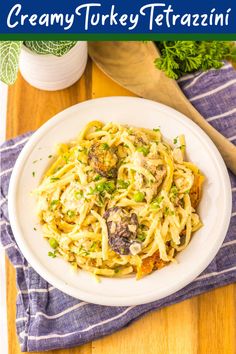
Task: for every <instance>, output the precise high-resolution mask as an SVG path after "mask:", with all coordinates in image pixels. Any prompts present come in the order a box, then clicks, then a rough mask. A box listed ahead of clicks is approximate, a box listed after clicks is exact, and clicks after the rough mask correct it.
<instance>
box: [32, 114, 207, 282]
mask: <svg viewBox="0 0 236 354" xmlns="http://www.w3.org/2000/svg"><path fill="white" fill-rule="evenodd" d="M185 149H186V144H185V138H184V136H183V135H180V136H179V137H177V138H175V139H174V145H173V144H169V143H168V142H167V141H165V139H164V138H163V137H162V135H161V133H160V131H159V129H154V130H149V129H144V128H136V127H130V126H122V125H119V124H117V123H109V124H106V125H104V124H103V123H102V122H100V121H92V122H90V123H88V124H87V125H86V126H85V128H84V129H83V130H82V131H81V132H80V134H79V135H78V138H77V139H76V140H75V141H72V142H70V143H68V144H61V145H59V147H58V152H57V156H55V161H54V162H53V164H52V165H51V166H50V168H49V169H48V171H47V172H46V173H45V175H44V177H43V179H42V181H41V183H40V185H39V186H38V188H37V189H36V190H35V191H34V195H35V196H36V198H37V204H38V214H39V218H40V221H41V223H42V228H43V234H44V237H45V238H47V239H48V241H49V244H50V246H51V247H52V249H53V250H52V251H53V252H49V255H50V256H52V257H56V256H57V255H58V256H62V257H63V258H65V259H66V261H68V262H70V263H71V264H72V265H73V267H75V268H77V269H84V270H86V271H88V272H91V273H93V274H94V275H102V276H107V277H119V276H127V275H130V274H133V273H135V274H136V278H137V279H140V278H141V277H143V276H145V275H147V274H149V273H151V272H152V271H153V270H155V269H161V268H162V267H163V266H165V265H167V264H168V263H170V262H174V261H175V256H176V254H177V252H179V251H182V250H183V249H184V248H186V247H187V245H188V243H189V242H190V240H191V236H192V234H193V232H194V231H196V230H198V229H199V228H200V227H201V226H202V223H201V220H200V217H199V215H198V213H197V211H196V208H197V205H198V203H199V201H200V198H201V190H202V183H203V180H204V177H203V175H202V174H201V173H200V171H199V169H198V168H197V166H195V165H194V164H193V163H191V162H187V161H185Z"/></svg>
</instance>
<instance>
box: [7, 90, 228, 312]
mask: <svg viewBox="0 0 236 354" xmlns="http://www.w3.org/2000/svg"><path fill="white" fill-rule="evenodd" d="M120 99H122V100H127V101H133V102H134V101H139V102H141V101H143V102H146V103H148V104H152V105H155V106H159V107H160V108H162V109H165V110H166V109H167V110H168V111H169V112H172V113H173V115H175V116H176V119H177V120H179V121H181V124H185V123H186V124H185V125H186V126H188V127H189V126H190V127H191V126H192V127H193V128H194V130H195V129H196V130H195V133H196V134H197V135H201V136H203V138H204V140H206V141H207V143H208V145H210V148H211V150H212V151H213V152H214V155H215V157H216V159H217V162H218V164H219V169H220V171H221V173H222V180H223V181H224V190H225V200H227V204H226V207H227V206H228V207H227V209H226V210H225V218H224V221H223V224H222V230H223V228H224V230H225V231H222V232H221V237H219V238H218V240H217V242H215V243H214V247H213V248H212V249H211V252H209V254H208V257H207V260H205V261H204V262H203V261H202V262H201V264H200V266H199V265H198V267H196V268H195V269H194V270H193V271H192V272H191V273H190V275H189V276H188V277H187V278H186V277H184V278H183V279H180V281H179V282H178V284H176V285H175V286H174V287H172V289H171V291H168V293H167V290H165V289H164V290H162V292H161V295H159V296H157V295H156V296H155V291H154V292H152V293H148V294H146V295H143V294H142V295H139V296H135V298H133V297H132V296H125V297H120V296H116V297H114V296H112V297H109V296H106V297H105V296H104V295H101V294H94V293H92V294H91V293H89V292H87V291H84V290H81V289H78V288H73V287H71V286H69V285H68V284H65V283H64V282H63V281H62V280H60V279H58V278H56V277H55V276H54V275H53V274H52V273H50V271H48V270H47V269H46V268H45V267H44V265H43V264H41V263H40V262H39V261H38V259H37V258H36V257H34V256H32V255H31V252H30V248H29V247H28V246H27V244H26V243H24V237H23V235H22V232H21V228H20V225H19V222H18V220H17V216H16V215H17V213H16V209H17V208H16V202H15V200H16V193H17V186H18V181H19V178H20V173H21V169H22V167H23V165H24V161H25V160H26V158H27V156H28V155H29V153H30V152H31V151H32V150H33V149H34V147H35V145H36V144H37V142H38V140H39V139H40V137H41V136H42V134H43V133H44V131H47V130H48V129H50V128H53V127H54V125H56V124H57V123H59V122H61V121H62V120H63V119H66V116H65V115H66V112H67V111H73V110H76V109H77V108H78V107H80V106H81V105H83V106H84V105H90V104H93V102H97V101H105V103H106V101H107V100H117V101H119V100H120ZM231 209H232V193H231V184H230V180H229V175H228V172H227V169H226V166H225V163H224V161H223V158H222V157H221V155H220V153H219V151H218V149H217V148H216V146H215V145H214V143H213V142H212V141H211V139H210V138H209V137H208V136H207V134H206V133H205V132H204V131H203V130H202V129H201V128H200V127H198V125H197V124H196V123H195V122H193V121H192V120H190V118H188V117H187V116H185V115H184V114H182V113H180V112H178V111H177V110H175V109H173V108H171V107H169V106H167V105H164V104H162V103H159V102H155V101H152V100H148V99H144V98H139V97H130V96H110V97H102V98H95V99H89V100H86V101H83V102H80V103H77V104H75V105H72V106H70V107H68V108H66V109H64V110H62V111H61V112H59V113H57V114H56V115H54V116H53V117H52V118H50V119H49V120H48V121H47V122H45V123H44V124H43V125H42V126H40V127H39V128H38V129H37V130H36V131H35V132H34V133H33V135H32V136H31V137H30V139H29V140H28V141H27V143H26V144H25V146H24V148H23V149H22V151H21V152H20V154H19V156H18V158H17V160H16V163H15V165H14V168H13V171H12V175H11V178H10V184H9V191H8V210H9V220H10V224H11V228H12V231H13V234H14V237H15V240H16V243H17V244H18V246H19V248H20V250H21V251H22V253H23V255H24V257H25V258H26V260H27V262H28V263H29V264H30V265H31V266H32V267H33V268H34V270H35V271H36V272H37V273H38V274H39V275H40V276H41V277H42V278H43V279H45V280H46V281H48V282H49V283H50V284H52V285H53V286H54V287H55V288H57V289H59V290H61V291H63V292H64V293H67V294H68V295H71V296H73V297H75V298H77V299H80V300H83V301H87V302H91V303H94V304H99V305H106V306H133V305H140V304H145V303H149V302H152V301H155V300H160V299H162V298H164V297H166V296H169V295H171V294H173V293H175V292H177V291H178V290H180V289H182V288H184V287H185V286H186V285H188V284H189V283H190V282H192V281H193V280H194V279H195V278H196V277H197V276H198V275H199V274H200V273H201V272H202V271H203V270H204V269H206V267H207V266H208V265H209V264H210V262H211V261H212V260H213V258H214V257H215V255H216V254H217V252H218V250H219V249H220V247H221V245H222V243H223V241H224V238H225V236H226V233H227V230H228V227H229V223H230V218H231Z"/></svg>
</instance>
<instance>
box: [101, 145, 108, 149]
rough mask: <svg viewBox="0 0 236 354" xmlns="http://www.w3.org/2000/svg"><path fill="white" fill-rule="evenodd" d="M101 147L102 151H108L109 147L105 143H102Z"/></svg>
mask: <svg viewBox="0 0 236 354" xmlns="http://www.w3.org/2000/svg"><path fill="white" fill-rule="evenodd" d="M101 147H102V149H103V150H109V145H108V144H107V143H103V144H102V146H101Z"/></svg>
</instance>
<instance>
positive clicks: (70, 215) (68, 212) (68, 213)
mask: <svg viewBox="0 0 236 354" xmlns="http://www.w3.org/2000/svg"><path fill="white" fill-rule="evenodd" d="M66 214H67V215H68V216H69V218H73V217H74V216H75V211H74V210H68V211H67V213H66Z"/></svg>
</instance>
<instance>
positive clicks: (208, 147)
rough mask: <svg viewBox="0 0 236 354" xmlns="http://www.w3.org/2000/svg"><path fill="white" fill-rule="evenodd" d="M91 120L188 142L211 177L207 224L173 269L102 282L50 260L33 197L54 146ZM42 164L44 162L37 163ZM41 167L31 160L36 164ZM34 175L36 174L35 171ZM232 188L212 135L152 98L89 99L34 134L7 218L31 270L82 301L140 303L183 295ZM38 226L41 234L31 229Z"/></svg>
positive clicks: (220, 233) (214, 247) (205, 258)
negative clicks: (181, 136)
mask: <svg viewBox="0 0 236 354" xmlns="http://www.w3.org/2000/svg"><path fill="white" fill-rule="evenodd" d="M91 120H101V121H103V122H111V121H112V122H118V123H121V124H129V125H135V126H140V127H146V128H151V129H152V128H157V127H159V126H160V128H161V131H162V133H163V134H164V136H165V137H167V138H170V139H173V138H175V137H176V136H177V135H179V134H184V135H185V138H186V145H187V154H188V157H189V159H191V161H193V162H194V163H195V164H196V165H197V166H199V168H200V169H201V171H202V172H203V173H204V175H205V176H206V182H205V183H204V192H203V197H202V200H201V203H200V208H199V212H200V215H201V218H202V221H203V223H204V227H203V228H201V229H200V230H199V231H198V232H196V233H195V234H194V236H193V238H192V240H191V242H190V244H189V246H188V247H187V249H186V250H184V251H183V252H182V253H180V254H179V255H178V257H177V259H178V262H179V263H178V264H171V265H169V266H167V267H165V268H163V269H162V270H160V271H155V272H153V273H152V274H151V275H149V276H147V277H145V278H143V279H141V280H139V281H136V280H135V278H134V277H132V278H126V279H109V278H102V281H101V283H97V282H96V281H95V280H94V278H93V277H92V276H91V275H90V274H89V273H87V272H85V271H79V272H74V271H73V270H71V269H70V268H71V267H70V266H69V264H68V263H67V262H66V261H64V260H63V259H60V258H55V259H52V258H50V257H48V251H49V249H50V247H49V245H48V242H47V241H45V240H44V239H43V237H42V232H41V229H40V226H39V225H38V220H37V217H36V210H35V209H36V205H35V200H34V198H33V197H32V196H30V192H31V191H32V190H33V189H34V188H35V187H36V186H37V185H38V183H39V181H40V179H41V177H42V175H43V173H44V171H45V169H46V168H47V167H48V165H49V163H50V159H49V158H48V155H50V154H52V153H53V152H54V148H55V144H57V143H59V142H66V141H69V140H71V139H73V138H74V137H75V136H76V135H77V133H78V132H79V131H80V130H81V128H82V127H83V126H84V125H85V124H86V123H88V122H89V121H91ZM40 159H41V160H40ZM35 160H38V162H36V163H33V161H35ZM33 171H35V177H33V176H32V172H33ZM231 203H232V200H231V188H230V182H229V177H228V173H227V170H226V167H225V164H224V162H223V160H222V158H221V156H220V154H219V152H218V150H217V149H216V147H215V146H214V144H213V143H212V142H211V140H210V139H209V138H208V137H207V135H206V134H205V133H204V132H203V131H202V130H201V129H200V128H199V127H198V126H197V125H196V124H194V123H193V122H192V121H190V120H189V119H188V118H186V117H185V116H184V115H182V114H180V113H178V112H177V111H175V110H173V109H171V108H169V107H167V106H164V105H162V104H158V103H155V102H152V101H148V100H144V99H141V98H132V97H109V98H100V99H95V100H91V101H86V102H83V103H80V104H77V105H75V106H73V107H70V108H68V109H66V110H65V111H63V112H61V113H59V114H57V115H56V116H55V117H54V118H52V119H50V120H49V121H48V122H47V123H46V124H44V125H43V126H42V127H41V128H40V129H38V130H37V132H36V133H34V135H33V136H32V137H31V139H30V140H29V142H28V143H27V144H26V146H25V147H24V149H23V150H22V152H21V154H20V156H19V158H18V160H17V162H16V165H15V168H14V170H13V173H12V177H11V182H10V190H9V214H10V221H11V226H12V229H13V232H14V235H15V238H16V241H17V243H18V245H19V247H20V249H21V251H22V253H23V254H24V256H25V258H26V259H27V260H28V262H29V263H30V264H31V266H32V267H33V268H34V269H35V270H36V271H37V272H38V273H39V274H40V275H41V276H42V277H43V278H44V279H46V280H47V281H48V282H49V283H51V284H52V285H54V286H55V287H56V288H58V289H60V290H62V291H64V292H65V293H67V294H69V295H72V296H74V297H76V298H79V299H81V300H84V301H88V302H92V303H97V304H102V305H111V306H112V305H113V306H117V305H120V306H123V305H137V304H143V303H147V302H151V301H154V300H157V299H161V298H163V297H165V296H168V295H170V294H172V293H174V292H176V291H177V290H180V289H181V288H183V287H184V286H186V285H187V284H188V283H190V282H191V281H193V280H194V279H195V278H196V277H197V276H198V275H199V274H200V273H201V272H202V271H203V270H204V269H205V268H206V267H207V265H208V264H209V263H210V262H211V261H212V259H213V258H214V256H215V255H216V253H217V251H218V250H219V248H220V246H221V244H222V242H223V240H224V237H225V235H226V231H227V228H228V225H229V220H230V213H231ZM35 226H36V228H37V231H34V227H35Z"/></svg>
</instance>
